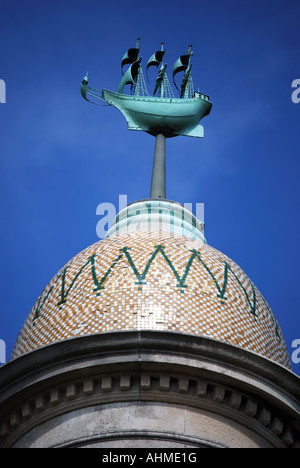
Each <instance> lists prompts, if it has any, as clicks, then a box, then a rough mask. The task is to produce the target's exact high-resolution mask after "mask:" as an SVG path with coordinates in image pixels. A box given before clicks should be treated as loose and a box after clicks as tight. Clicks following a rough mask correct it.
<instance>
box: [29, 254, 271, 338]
mask: <svg viewBox="0 0 300 468" xmlns="http://www.w3.org/2000/svg"><path fill="white" fill-rule="evenodd" d="M190 252H191V255H190V258H189V260H188V262H187V264H186V267H185V271H184V273H183V275H182V276H180V274H179V273H178V271H177V270H176V268H175V267H174V265H173V263H172V261H171V260H170V258H169V257H168V255H167V254H166V252H165V250H164V247H163V246H162V245H157V246H156V247H155V250H154V252H153V253H152V254H151V256H150V258H149V260H148V262H147V263H146V266H145V268H144V271H143V272H141V273H140V272H139V271H138V269H137V267H136V265H135V263H134V261H133V259H132V257H131V255H130V248H128V247H124V248H122V249H120V254H119V255H118V257H117V258H116V259H115V260H114V261H113V262H112V264H111V266H110V267H109V268H108V270H107V271H106V272H105V274H104V275H103V276H102V278H101V279H100V280H99V279H98V277H97V274H96V268H95V258H96V256H97V255H96V254H94V255H92V256H91V257H89V258H88V260H87V261H86V263H85V264H84V265H83V266H82V267H81V268H80V270H79V271H78V272H77V274H76V275H75V276H74V278H73V280H72V282H71V284H70V285H69V287H68V288H67V289H66V284H65V283H66V274H67V271H68V268H69V266H66V267H65V268H64V269H63V270H62V272H61V273H60V274H59V275H58V277H57V278H56V281H55V283H54V284H53V285H52V286H51V288H49V290H48V291H47V293H46V294H45V296H44V297H43V299H42V296H43V294H42V295H41V296H40V298H39V301H38V303H37V306H36V310H35V314H34V318H33V325H35V323H36V320H37V319H38V317H39V315H40V311H41V309H42V307H43V305H44V303H45V302H46V300H47V298H48V297H49V295H50V293H51V291H52V290H53V287H54V285H55V284H56V283H57V281H58V280H59V279H60V278H61V292H60V301H59V302H58V303H57V306H59V307H60V308H62V306H63V304H64V303H66V302H67V298H68V295H69V293H70V291H71V290H72V288H73V286H74V284H75V282H76V280H77V279H78V278H79V276H80V275H81V273H82V272H83V270H84V269H85V268H86V267H87V266H88V265H90V268H91V273H92V278H93V281H94V284H95V288H94V290H93V291H95V292H96V294H97V295H98V296H99V295H100V294H101V291H102V290H103V289H105V286H104V284H105V282H106V280H107V278H108V277H109V275H110V273H111V272H112V270H113V269H114V267H115V266H116V264H117V263H118V262H119V261H120V260H121V259H122V258H123V259H126V260H127V262H128V264H129V266H130V267H131V269H132V271H133V273H134V275H135V276H136V279H137V281H136V284H137V285H138V286H139V289H142V286H143V285H145V284H146V277H147V273H148V271H149V268H150V266H151V264H152V262H153V261H154V260H155V258H156V256H157V255H158V254H159V253H160V254H161V255H162V257H163V258H164V260H165V261H166V263H167V265H168V266H169V267H170V269H171V271H172V273H173V274H174V276H175V278H176V280H177V285H176V286H177V287H178V288H180V292H181V293H184V290H185V288H187V287H188V285H187V284H186V280H187V278H188V275H189V272H190V269H191V266H192V264H193V262H194V261H195V260H196V259H197V260H198V261H199V262H200V263H201V265H202V266H203V267H204V268H205V270H206V271H207V273H208V274H209V276H210V277H211V279H212V280H213V283H214V284H215V286H216V289H217V297H218V298H219V299H220V300H221V303H222V304H223V303H224V302H225V301H226V300H227V297H226V288H227V283H228V274H229V272H231V274H232V275H233V277H234V278H235V280H236V281H237V283H238V284H239V286H240V287H241V289H242V291H243V293H244V294H245V297H246V300H247V303H248V305H249V309H250V313H251V314H252V316H253V318H254V320H255V321H257V318H258V316H257V313H256V303H257V302H256V294H255V288H254V286H253V284H252V282H251V281H250V280H249V281H250V284H251V288H252V300H251V299H250V297H249V295H248V293H247V291H246V290H245V288H244V286H243V285H242V283H241V281H240V280H239V278H238V276H237V275H236V273H235V272H234V271H233V270H232V268H231V266H230V265H229V264H228V263H227V262H226V261H224V260H223V263H224V274H223V283H222V284H219V282H218V281H217V279H216V277H215V276H214V274H213V272H212V271H211V269H210V268H209V267H208V266H207V265H206V263H205V262H204V261H203V259H202V258H201V255H200V253H199V252H198V251H197V250H195V249H193V250H191V251H190ZM268 310H269V312H270V314H271V318H272V321H273V324H274V328H275V334H276V336H277V337H278V338H280V335H279V332H278V330H279V327H278V323H277V321H276V319H275V317H274V315H273V314H272V313H271V311H270V309H269V307H268Z"/></svg>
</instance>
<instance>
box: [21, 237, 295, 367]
mask: <svg viewBox="0 0 300 468" xmlns="http://www.w3.org/2000/svg"><path fill="white" fill-rule="evenodd" d="M118 330H168V331H175V332H181V333H185V334H191V335H199V336H207V337H210V338H214V339H216V340H219V341H225V342H227V343H231V344H233V345H236V346H240V347H242V348H244V349H247V350H250V351H253V352H255V353H258V354H260V355H261V356H264V357H267V358H269V359H272V360H273V361H276V362H278V363H279V364H282V365H284V366H286V367H288V368H290V361H289V356H288V352H287V349H286V344H285V341H284V339H283V336H282V332H281V330H280V327H279V325H278V323H277V321H276V318H275V317H274V315H273V313H272V311H271V309H270V307H269V305H268V304H267V302H266V301H265V299H264V298H263V296H262V295H261V294H260V292H259V291H258V289H257V288H256V287H255V285H254V284H253V283H252V281H251V280H250V279H249V278H248V277H247V275H246V274H245V273H244V272H243V271H242V270H241V268H240V267H239V266H238V265H237V264H236V263H234V262H233V261H232V260H231V259H230V258H228V257H227V256H226V255H224V254H222V253H221V252H219V251H218V250H216V249H214V248H213V247H211V246H209V245H207V244H205V243H203V242H201V241H200V240H191V239H190V238H186V237H180V236H176V235H172V234H163V233H150V234H149V233H147V232H141V233H131V234H122V235H120V236H117V237H111V238H107V239H104V240H101V241H99V242H96V243H95V244H93V245H91V246H90V247H88V248H86V249H85V250H83V251H82V252H80V253H79V254H78V255H76V256H75V257H74V258H73V259H71V260H70V261H69V262H68V263H67V264H66V265H65V266H64V267H63V268H62V269H61V270H60V271H59V272H58V273H57V275H56V276H55V277H54V278H53V279H52V280H51V281H50V283H49V284H48V285H47V286H46V288H45V289H44V291H43V292H42V294H41V295H40V297H39V298H38V299H37V301H36V303H35V304H34V307H33V308H32V310H31V312H30V313H29V315H28V317H27V319H26V321H25V323H24V326H23V327H22V329H21V331H20V333H19V336H18V338H17V341H16V343H15V346H14V349H13V353H12V359H15V358H17V357H19V356H20V355H22V354H24V353H26V352H29V351H32V350H34V349H36V348H39V347H41V346H45V345H47V344H50V343H54V342H57V341H60V340H64V339H66V338H70V337H75V336H82V335H88V334H91V333H105V332H107V331H118Z"/></svg>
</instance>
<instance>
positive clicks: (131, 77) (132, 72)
mask: <svg viewBox="0 0 300 468" xmlns="http://www.w3.org/2000/svg"><path fill="white" fill-rule="evenodd" d="M141 60H142V57H141V58H139V59H138V60H136V61H135V62H134V63H133V64H132V65H130V67H129V68H128V70H127V71H126V73H125V75H124V76H123V78H122V80H121V83H120V85H119V89H118V93H123V89H124V86H125V85H127V84H131V85H133V84H134V83H135V81H136V78H137V76H138V73H139V68H140V64H141Z"/></svg>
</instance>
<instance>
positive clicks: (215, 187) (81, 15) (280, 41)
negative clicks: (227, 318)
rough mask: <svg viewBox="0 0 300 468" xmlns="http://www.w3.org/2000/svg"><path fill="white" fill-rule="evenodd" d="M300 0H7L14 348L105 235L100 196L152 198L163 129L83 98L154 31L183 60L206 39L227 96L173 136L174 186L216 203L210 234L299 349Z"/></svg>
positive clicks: (178, 194) (1, 65)
mask: <svg viewBox="0 0 300 468" xmlns="http://www.w3.org/2000/svg"><path fill="white" fill-rule="evenodd" d="M299 18H300V3H299V1H291V0H285V1H278V0H272V1H271V0H270V1H266V0H260V1H258V0H252V1H248V0H246V1H243V2H241V1H235V0H228V1H226V2H223V1H221V0H210V1H209V2H199V1H194V0H192V1H190V2H174V1H170V0H165V1H163V2H159V1H156V0H154V1H151V2H149V3H148V2H140V1H139V2H137V1H135V0H134V1H131V2H123V1H122V2H121V1H119V0H117V1H115V2H100V1H99V2H96V1H89V0H86V1H85V2H79V1H77V0H73V1H67V0H61V1H59V2H58V1H56V0H53V1H51V2H47V3H46V2H38V1H30V0H29V1H26V2H23V1H15V0H11V1H10V2H5V4H3V5H2V6H1V18H0V51H1V52H0V79H3V80H5V83H6V103H5V104H0V156H1V157H0V168H1V172H0V177H1V184H0V194H1V219H2V223H1V226H2V227H1V232H0V236H1V243H0V245H1V263H2V265H1V282H0V284H1V299H2V300H1V312H0V314H1V315H0V339H3V340H5V342H6V345H7V357H8V356H9V355H10V353H11V350H12V347H13V345H14V342H15V339H16V337H17V334H18V332H19V330H20V328H21V327H22V325H23V322H24V320H25V318H26V316H27V314H28V313H29V311H30V309H31V308H32V306H33V304H34V302H35V300H36V299H37V297H38V296H39V295H40V293H41V291H42V290H43V289H44V287H45V286H46V285H47V283H48V282H49V281H50V280H51V278H52V277H53V276H54V275H55V274H56V272H57V271H58V270H59V269H60V268H61V267H62V266H63V265H64V264H65V263H66V262H67V261H68V260H69V259H70V258H72V257H73V256H74V255H76V254H77V253H78V252H80V251H81V250H82V249H84V248H85V247H87V246H88V245H90V244H92V243H94V242H96V241H97V240H99V238H98V237H97V234H96V225H97V222H98V221H99V216H97V215H96V208H97V206H98V205H99V204H100V203H104V202H109V203H113V204H116V205H117V204H118V198H119V195H120V194H126V195H127V199H128V203H131V202H133V201H135V200H138V199H141V198H146V197H148V196H149V190H150V179H151V169H152V158H153V152H154V138H153V137H151V136H150V135H148V134H145V133H142V132H131V131H128V130H127V125H126V122H125V119H124V118H123V116H122V115H121V114H120V113H119V112H118V111H117V110H116V109H114V108H111V107H96V106H92V105H90V104H88V103H87V102H86V101H84V100H83V99H82V98H81V96H80V91H79V88H80V82H81V79H82V77H83V75H84V73H85V72H86V70H87V69H89V72H90V84H91V86H93V87H97V88H99V89H101V88H102V87H104V88H108V89H112V90H116V89H117V87H118V85H119V81H120V79H121V73H120V60H121V58H122V56H123V54H124V52H125V51H126V49H127V48H128V47H133V46H134V45H135V41H136V38H137V37H140V38H141V55H142V56H143V63H145V62H146V60H148V58H149V57H150V55H152V53H153V52H154V51H155V50H156V49H157V48H159V47H160V42H161V41H163V42H164V43H165V47H166V54H165V57H166V62H167V63H168V64H169V68H170V69H171V67H172V65H173V63H174V62H175V60H176V59H177V57H178V56H179V55H180V54H182V53H185V51H186V48H187V46H188V44H192V45H193V51H194V56H193V77H194V84H195V87H198V86H199V88H200V91H202V92H204V93H206V94H208V95H209V96H210V98H211V101H212V102H213V108H212V111H211V114H210V116H208V117H206V118H205V119H204V120H203V121H202V123H203V125H204V129H205V138H204V139H196V138H187V137H177V138H173V139H169V140H167V197H168V198H169V199H173V200H177V201H179V202H181V203H185V202H190V203H193V206H194V207H195V206H196V203H204V204H205V223H206V230H205V235H206V238H207V241H208V243H209V244H210V245H212V246H213V247H215V248H217V249H218V250H220V251H222V252H224V253H225V254H226V255H228V256H229V257H230V258H232V259H233V260H234V261H235V262H236V263H238V264H239V265H240V266H241V268H242V269H243V270H244V271H245V272H246V273H247V274H248V276H249V277H250V278H251V280H252V281H253V283H254V284H255V285H256V286H257V287H258V289H259V290H260V291H261V292H262V294H263V295H264V297H265V298H266V300H267V301H268V303H269V304H270V306H271V308H272V310H273V312H274V314H275V316H276V318H277V320H278V322H279V324H280V327H281V329H282V331H283V334H284V337H285V340H286V343H287V346H288V349H289V352H290V355H291V354H292V351H293V349H292V348H291V344H292V341H293V340H295V339H300V319H299V298H298V292H299V280H300V275H299V264H300V251H299V237H300V223H299V201H300V189H299V187H300V184H299V175H300V162H299V148H300V132H299V124H300V103H299V104H295V103H293V102H292V99H291V95H292V92H293V89H292V87H291V84H292V82H293V80H295V79H300V66H299V51H300V32H299V31H300V28H299ZM293 369H294V372H296V373H297V374H299V375H300V364H294V367H293Z"/></svg>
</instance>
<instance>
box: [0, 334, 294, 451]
mask: <svg viewBox="0 0 300 468" xmlns="http://www.w3.org/2000/svg"><path fill="white" fill-rule="evenodd" d="M0 377H1V382H2V383H1V391H0V420H1V422H2V427H1V440H2V446H11V445H13V443H15V441H17V440H18V438H20V437H22V436H23V435H24V434H25V433H26V432H28V431H29V430H30V429H32V428H34V427H36V426H37V425H39V424H41V423H43V422H45V421H47V420H49V419H51V418H53V417H56V416H57V415H59V414H63V413H66V412H68V411H74V410H76V409H79V408H84V407H87V406H94V405H102V404H108V403H115V402H130V401H159V402H164V403H169V404H177V405H188V406H190V407H195V408H201V409H204V410H208V411H212V412H214V413H217V414H220V415H223V416H225V417H227V418H229V419H232V420H235V421H237V422H239V423H240V424H243V425H244V426H246V427H248V428H250V429H251V430H253V431H256V432H257V433H260V434H263V435H264V437H265V438H266V439H267V440H268V441H269V443H270V444H271V445H273V446H274V447H275V446H278V447H291V446H298V442H297V439H298V438H299V433H300V404H299V397H300V386H299V378H298V377H297V376H296V375H295V374H293V373H292V372H290V371H289V370H287V369H286V368H285V367H283V366H280V365H278V364H275V363H274V362H272V361H270V360H268V359H265V358H262V357H260V356H258V355H257V354H255V353H250V352H248V351H245V350H243V349H241V348H238V347H235V346H232V345H229V344H227V343H223V342H218V341H216V340H213V339H209V338H203V337H197V336H190V335H184V334H181V333H173V332H155V331H136V332H124V331H122V332H114V333H107V334H97V335H89V336H84V337H79V338H74V339H69V340H66V341H63V342H58V343H56V344H52V345H49V346H47V347H44V348H40V349H37V350H36V351H33V352H30V353H28V354H25V355H23V356H21V357H20V358H18V359H16V360H14V361H11V362H9V363H8V364H6V365H5V366H3V367H2V368H0Z"/></svg>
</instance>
